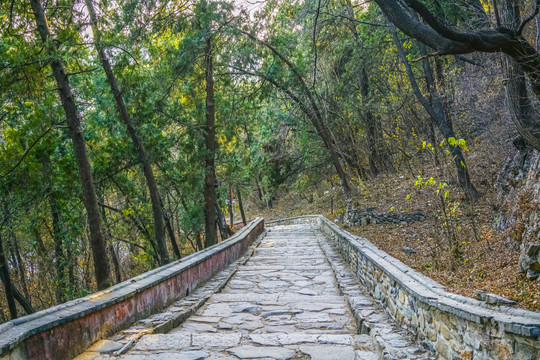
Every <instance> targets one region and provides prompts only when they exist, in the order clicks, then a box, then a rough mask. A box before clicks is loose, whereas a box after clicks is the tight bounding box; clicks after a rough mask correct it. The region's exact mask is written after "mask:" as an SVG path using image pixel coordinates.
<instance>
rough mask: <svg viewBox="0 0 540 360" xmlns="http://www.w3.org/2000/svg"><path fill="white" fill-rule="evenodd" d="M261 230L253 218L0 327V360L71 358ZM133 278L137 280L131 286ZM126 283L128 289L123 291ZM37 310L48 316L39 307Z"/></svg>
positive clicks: (189, 284) (197, 280) (173, 295)
mask: <svg viewBox="0 0 540 360" xmlns="http://www.w3.org/2000/svg"><path fill="white" fill-rule="evenodd" d="M263 230H264V220H263V219H262V218H258V219H255V220H253V221H252V222H251V223H250V224H248V226H246V227H244V228H243V229H242V230H241V231H239V232H238V233H237V234H236V235H234V236H233V237H231V238H230V239H227V240H226V241H224V242H222V243H220V244H217V245H215V246H213V247H211V248H208V249H206V250H203V251H201V252H199V253H196V254H193V255H190V256H188V257H186V258H184V259H182V260H181V261H180V262H176V263H175V264H173V265H172V266H171V265H170V264H169V265H165V266H164V267H162V268H161V270H160V269H158V270H157V271H156V270H154V271H151V272H149V273H147V274H143V275H141V276H139V277H137V278H134V279H131V280H127V281H125V282H124V283H122V284H119V285H117V286H115V287H114V288H113V289H114V290H112V291H110V292H107V290H105V291H104V292H102V293H97V294H94V295H91V296H89V297H87V298H85V301H83V302H81V303H79V304H76V305H74V306H71V307H67V308H64V309H59V310H58V311H57V312H55V313H54V316H52V319H51V321H48V322H45V323H44V322H43V318H40V317H37V318H36V317H35V316H33V318H34V319H33V320H29V321H27V322H23V323H22V324H19V325H15V326H14V327H12V328H11V329H9V330H7V331H4V332H0V346H1V348H0V360H8V359H9V360H12V359H55V360H61V359H72V358H73V357H75V356H77V355H78V354H80V353H81V352H83V351H84V350H86V349H87V348H88V347H89V346H90V345H91V344H92V343H94V342H95V341H97V340H99V339H102V338H104V337H106V336H110V335H111V334H114V333H115V332H117V331H120V330H122V329H125V328H127V327H128V326H129V325H130V324H132V323H134V322H135V321H137V320H139V319H142V318H145V317H148V316H149V315H151V314H154V313H156V312H158V311H160V310H162V309H163V308H165V307H166V306H167V305H169V304H171V303H172V302H173V301H175V300H178V299H179V298H181V297H183V296H185V295H186V294H187V293H190V292H191V291H192V290H193V289H194V288H195V287H196V286H197V285H198V284H201V283H202V282H204V281H206V280H208V279H209V278H211V277H212V275H213V274H215V273H216V272H218V271H220V270H221V269H223V268H224V267H225V266H227V265H228V264H230V263H231V262H233V261H235V260H236V259H238V258H239V257H240V256H241V255H242V254H243V253H244V252H245V251H246V250H247V249H248V247H249V245H250V244H251V243H252V242H253V240H255V239H256V238H257V237H258V236H259V235H260V234H261V233H262V232H263ZM133 283H141V284H140V285H135V286H133ZM128 286H129V289H130V290H132V291H128V292H127V294H126V288H127V287H128ZM89 308H91V310H88V309H89ZM93 308H95V310H94V309H93ZM42 314H43V316H50V315H49V314H48V313H46V312H45V311H43V312H42ZM22 320H23V321H24V318H23V319H22ZM2 339H4V340H2Z"/></svg>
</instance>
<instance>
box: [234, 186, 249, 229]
mask: <svg viewBox="0 0 540 360" xmlns="http://www.w3.org/2000/svg"><path fill="white" fill-rule="evenodd" d="M236 196H237V197H238V207H240V215H241V216H242V223H243V224H244V226H246V225H247V221H246V214H245V213H244V204H243V203H242V193H240V189H236Z"/></svg>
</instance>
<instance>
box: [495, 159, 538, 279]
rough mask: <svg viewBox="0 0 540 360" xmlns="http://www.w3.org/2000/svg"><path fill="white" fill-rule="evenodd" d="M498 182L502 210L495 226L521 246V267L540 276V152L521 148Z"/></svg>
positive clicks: (522, 269)
mask: <svg viewBox="0 0 540 360" xmlns="http://www.w3.org/2000/svg"><path fill="white" fill-rule="evenodd" d="M495 186H496V187H498V188H499V194H498V200H499V213H498V215H497V216H496V217H495V221H494V226H495V228H496V229H497V230H499V231H501V232H505V233H506V234H507V238H508V245H509V246H511V247H518V246H519V247H520V248H521V256H520V261H519V264H520V267H521V271H522V272H525V273H527V277H528V278H531V279H536V278H538V277H539V275H540V261H539V260H540V259H539V257H540V255H539V251H540V243H539V241H540V152H538V151H536V150H531V149H522V150H517V151H516V153H515V155H514V157H513V158H512V159H507V160H506V162H505V164H504V166H503V168H502V170H501V171H500V173H499V177H498V179H497V182H496V184H495Z"/></svg>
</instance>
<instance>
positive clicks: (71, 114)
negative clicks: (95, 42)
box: [30, 0, 111, 290]
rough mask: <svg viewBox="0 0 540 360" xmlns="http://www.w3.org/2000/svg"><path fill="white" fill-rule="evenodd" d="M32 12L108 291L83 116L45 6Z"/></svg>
mask: <svg viewBox="0 0 540 360" xmlns="http://www.w3.org/2000/svg"><path fill="white" fill-rule="evenodd" d="M30 3H31V5H32V10H33V13H34V16H35V18H36V24H37V29H38V32H39V35H40V37H41V40H42V41H43V44H44V46H45V48H46V49H47V50H48V51H49V53H50V60H49V61H50V64H51V68H52V73H53V76H54V78H55V80H56V84H57V90H58V93H59V95H60V100H61V102H62V107H63V108H64V111H65V113H66V121H67V125H68V131H69V135H70V137H71V142H72V143H73V150H74V152H75V159H76V161H77V167H78V169H79V176H80V179H81V187H82V193H83V203H84V206H85V208H86V213H87V217H88V224H89V228H90V247H91V249H92V258H93V261H94V272H95V277H96V283H97V287H98V289H99V290H102V289H105V288H107V287H108V286H110V285H111V278H110V274H109V262H108V260H107V251H106V247H105V240H104V239H103V233H102V230H101V221H100V216H99V207H98V201H97V195H96V189H95V185H94V179H93V177H92V170H91V167H90V161H89V159H88V154H87V153H86V143H85V139H84V135H83V130H82V126H81V121H80V115H79V112H78V110H77V105H76V104H75V97H74V95H73V91H72V89H71V84H70V82H69V79H68V76H67V74H66V71H65V69H64V65H63V64H62V62H61V59H62V57H61V56H60V54H58V49H57V48H56V42H55V41H54V40H53V38H52V36H51V33H50V32H49V27H48V24H47V18H46V17H45V12H44V11H43V7H42V6H41V2H40V0H30Z"/></svg>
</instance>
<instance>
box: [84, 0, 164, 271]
mask: <svg viewBox="0 0 540 360" xmlns="http://www.w3.org/2000/svg"><path fill="white" fill-rule="evenodd" d="M85 1H86V7H87V8H88V12H89V14H90V20H91V21H92V31H93V33H94V40H95V41H94V42H95V44H96V50H97V52H98V54H99V58H100V60H101V65H102V66H103V70H105V74H106V75H107V81H108V82H109V86H110V88H111V92H112V94H113V96H114V100H115V102H116V107H117V109H118V112H119V113H120V118H121V119H122V121H123V122H124V124H125V125H126V127H127V129H128V133H129V136H130V137H131V141H132V142H133V145H135V148H136V149H137V155H138V157H139V161H140V162H141V164H142V167H143V173H144V176H145V178H146V183H147V186H148V191H149V193H150V201H151V202H152V215H153V218H154V234H155V237H156V245H157V252H158V255H159V258H160V263H161V265H164V264H166V263H168V262H169V254H168V253H167V246H166V244H165V227H164V225H163V208H162V206H161V201H160V197H159V191H158V187H157V182H156V178H155V176H154V171H153V170H152V165H151V164H150V160H149V159H148V153H147V152H146V150H145V148H144V145H143V143H142V141H141V138H140V137H139V135H138V134H137V130H136V129H135V126H134V125H133V122H132V121H131V116H130V115H129V112H128V111H127V108H126V104H125V103H124V99H123V97H122V92H121V91H120V88H119V87H118V83H117V81H116V77H115V76H114V73H113V71H112V67H111V64H110V61H109V58H108V57H107V54H106V53H105V51H104V50H103V47H102V45H101V41H100V40H101V36H100V31H99V29H98V27H97V18H96V13H95V11H94V6H93V4H92V1H91V0H85Z"/></svg>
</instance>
